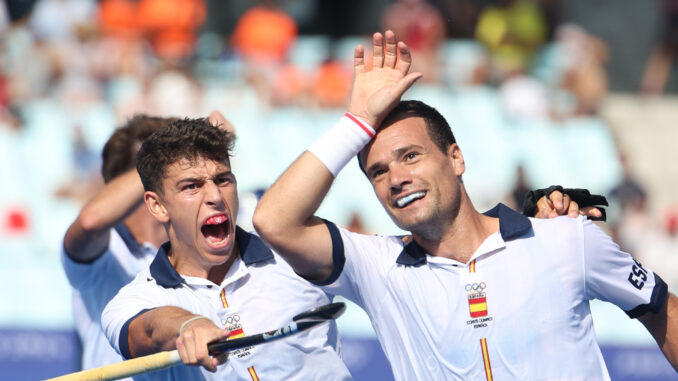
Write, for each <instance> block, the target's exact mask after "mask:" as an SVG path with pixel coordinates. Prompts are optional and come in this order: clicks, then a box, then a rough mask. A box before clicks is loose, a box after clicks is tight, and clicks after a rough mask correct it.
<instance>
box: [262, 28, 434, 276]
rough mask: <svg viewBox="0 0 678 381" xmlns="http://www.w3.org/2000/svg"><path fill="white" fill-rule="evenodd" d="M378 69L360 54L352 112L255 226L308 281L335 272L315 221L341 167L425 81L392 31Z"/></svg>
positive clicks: (274, 194) (296, 169)
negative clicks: (410, 90) (410, 91)
mask: <svg viewBox="0 0 678 381" xmlns="http://www.w3.org/2000/svg"><path fill="white" fill-rule="evenodd" d="M372 49H373V58H372V68H370V69H368V68H366V66H365V51H364V48H363V47H362V46H358V47H356V49H355V55H354V67H355V78H354V82H353V90H352V92H351V103H350V107H349V113H347V115H346V116H345V117H344V118H343V119H342V121H340V122H339V123H338V124H337V125H336V126H334V127H333V128H332V129H330V130H329V131H328V132H327V134H326V135H325V136H324V137H322V138H321V139H320V140H319V141H318V142H316V143H315V144H314V146H313V147H312V148H311V149H310V150H309V151H306V152H304V153H303V154H302V155H301V156H300V157H299V158H298V159H297V160H296V161H295V162H294V163H292V165H291V166H290V167H289V168H288V169H287V170H286V171H285V172H284V173H283V174H282V175H281V176H280V178H279V179H278V180H277V181H276V182H275V183H274V184H273V186H271V188H270V189H269V190H268V191H267V192H266V193H265V194H264V196H263V197H262V198H261V200H260V202H259V205H258V206H257V209H256V211H255V212H254V217H253V223H254V227H255V228H256V230H257V231H258V232H259V234H260V235H261V237H262V238H263V239H265V240H266V241H267V242H268V243H269V244H270V245H272V246H273V247H274V248H275V249H276V251H278V252H279V253H280V254H281V255H282V256H283V257H285V259H286V260H287V261H288V262H289V263H290V265H291V266H292V267H293V268H294V270H295V271H296V272H297V273H299V274H300V275H302V276H304V277H306V278H308V279H315V280H320V279H326V278H327V277H328V276H329V275H330V273H331V271H332V241H331V238H330V234H329V232H328V230H327V228H326V227H325V226H324V223H323V222H322V221H321V220H320V219H319V218H317V217H315V216H314V213H315V211H316V210H317V209H318V207H319V206H320V203H321V202H322V200H323V199H324V198H325V196H326V195H327V192H328V191H329V189H330V186H331V185H332V182H333V180H334V177H335V176H336V174H337V173H338V172H339V171H340V170H341V168H342V167H343V166H344V165H345V164H346V163H347V162H348V161H349V160H350V159H351V158H353V157H354V156H355V155H356V154H357V153H358V152H359V151H360V149H362V148H363V147H364V146H365V144H367V142H369V140H370V139H371V137H372V136H374V129H372V126H374V127H375V128H376V127H377V126H379V124H380V123H381V121H382V120H383V118H384V117H385V116H386V115H387V114H388V112H389V111H390V110H391V109H392V108H393V107H395V105H396V104H397V103H398V101H399V100H400V97H401V96H402V95H403V93H404V92H405V91H406V90H407V89H408V88H409V87H410V86H412V84H413V83H414V82H415V81H416V80H417V79H419V78H420V77H421V74H420V73H409V74H408V72H409V70H410V65H411V62H412V60H411V57H410V52H409V48H408V47H407V46H406V45H405V44H404V43H403V42H396V38H395V35H394V34H393V32H391V31H386V33H385V35H384V36H382V35H381V34H380V33H375V34H374V36H373V38H372Z"/></svg>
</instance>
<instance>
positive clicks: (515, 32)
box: [475, 0, 547, 82]
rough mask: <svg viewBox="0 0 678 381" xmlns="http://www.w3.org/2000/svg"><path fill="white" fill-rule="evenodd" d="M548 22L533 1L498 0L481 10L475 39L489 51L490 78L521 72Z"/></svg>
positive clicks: (526, 66)
mask: <svg viewBox="0 0 678 381" xmlns="http://www.w3.org/2000/svg"><path fill="white" fill-rule="evenodd" d="M546 34H547V25H546V20H545V18H544V15H543V14H542V12H541V10H540V8H539V6H538V5H537V4H536V3H535V1H530V0H497V2H496V3H495V4H494V5H490V6H488V7H486V8H485V9H483V10H482V12H481V14H480V17H479V19H478V24H477V26H476V33H475V36H476V39H477V40H478V41H479V42H481V43H482V44H483V45H485V47H486V48H487V49H488V51H489V52H490V56H491V70H492V78H493V79H495V80H496V81H499V82H501V81H502V80H503V79H504V78H506V77H507V76H509V75H512V74H515V73H522V72H525V71H526V70H527V68H528V67H529V65H530V64H531V61H532V58H533V55H534V53H535V52H536V51H537V49H539V47H541V45H542V44H543V43H544V42H545V41H546V37H547V35H546Z"/></svg>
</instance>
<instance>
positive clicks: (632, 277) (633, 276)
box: [628, 258, 647, 290]
mask: <svg viewBox="0 0 678 381" xmlns="http://www.w3.org/2000/svg"><path fill="white" fill-rule="evenodd" d="M633 261H634V262H636V264H635V265H633V266H632V267H631V273H630V274H629V278H628V279H629V283H631V285H632V286H633V287H635V288H637V289H639V290H641V289H642V288H643V286H645V281H647V270H645V269H644V268H643V266H642V265H641V264H640V262H638V261H637V260H635V258H634V259H633Z"/></svg>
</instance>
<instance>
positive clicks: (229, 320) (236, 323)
mask: <svg viewBox="0 0 678 381" xmlns="http://www.w3.org/2000/svg"><path fill="white" fill-rule="evenodd" d="M222 322H224V328H226V329H228V330H230V331H231V335H230V336H229V337H228V339H226V340H233V339H237V338H239V337H243V336H245V331H244V330H243V328H242V324H240V315H238V314H233V315H229V316H226V318H225V319H224V320H222ZM251 350H252V347H246V348H240V349H236V350H235V351H233V352H231V356H236V357H238V358H244V357H247V356H249V355H250V354H251V352H252V351H251Z"/></svg>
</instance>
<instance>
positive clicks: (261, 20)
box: [231, 0, 297, 64]
mask: <svg viewBox="0 0 678 381" xmlns="http://www.w3.org/2000/svg"><path fill="white" fill-rule="evenodd" d="M296 39H297V24H296V22H295V21H294V19H293V18H292V17H291V16H289V15H288V14H287V13H285V12H284V11H283V10H282V9H280V8H278V6H277V4H276V2H275V1H273V0H265V1H262V2H261V3H260V4H259V5H257V6H255V7H253V8H250V9H249V10H247V11H246V12H245V13H244V14H243V15H242V16H241V17H240V19H239V20H238V22H237V24H236V26H235V30H234V31H233V35H232V36H231V43H232V44H233V46H234V47H235V48H236V50H237V51H238V52H239V53H240V54H241V55H242V56H243V57H244V58H245V59H246V60H247V61H249V62H251V63H258V64H268V63H279V62H282V61H284V60H285V58H286V57H287V52H288V50H289V48H290V46H291V45H292V44H293V43H294V41H295V40H296Z"/></svg>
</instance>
